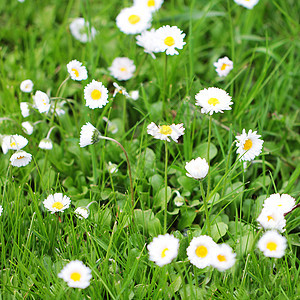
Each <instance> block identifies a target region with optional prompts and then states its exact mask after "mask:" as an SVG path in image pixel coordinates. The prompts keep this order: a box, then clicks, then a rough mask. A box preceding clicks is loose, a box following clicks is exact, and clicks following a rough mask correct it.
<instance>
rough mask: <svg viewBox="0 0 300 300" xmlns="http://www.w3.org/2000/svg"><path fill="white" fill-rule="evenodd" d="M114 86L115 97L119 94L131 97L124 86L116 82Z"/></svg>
mask: <svg viewBox="0 0 300 300" xmlns="http://www.w3.org/2000/svg"><path fill="white" fill-rule="evenodd" d="M113 86H114V87H115V90H114V94H113V97H115V96H116V95H117V94H121V95H124V96H125V97H130V96H129V94H128V93H127V91H126V89H125V88H124V87H122V86H120V85H118V84H117V83H116V82H113Z"/></svg>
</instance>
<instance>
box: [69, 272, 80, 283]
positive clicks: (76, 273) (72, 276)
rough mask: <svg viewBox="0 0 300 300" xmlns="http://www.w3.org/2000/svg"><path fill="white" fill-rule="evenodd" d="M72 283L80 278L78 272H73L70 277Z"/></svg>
mask: <svg viewBox="0 0 300 300" xmlns="http://www.w3.org/2000/svg"><path fill="white" fill-rule="evenodd" d="M70 278H71V279H72V280H73V281H79V280H80V278H81V274H80V273H78V272H73V273H72V274H71V276H70Z"/></svg>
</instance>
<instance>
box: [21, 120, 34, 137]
mask: <svg viewBox="0 0 300 300" xmlns="http://www.w3.org/2000/svg"><path fill="white" fill-rule="evenodd" d="M21 125H22V129H23V131H24V132H25V133H26V134H28V135H31V134H32V133H33V126H32V124H31V122H28V121H27V122H22V124H21Z"/></svg>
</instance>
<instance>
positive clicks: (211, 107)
mask: <svg viewBox="0 0 300 300" xmlns="http://www.w3.org/2000/svg"><path fill="white" fill-rule="evenodd" d="M195 98H196V105H198V106H201V107H202V108H201V113H202V114H210V115H212V114H213V113H218V112H221V113H222V112H223V110H231V107H230V105H231V104H233V102H231V100H232V99H231V97H230V96H229V95H228V93H227V92H226V91H224V90H222V89H219V88H216V87H210V88H208V89H204V90H201V91H200V92H199V93H198V94H197V95H196V96H195Z"/></svg>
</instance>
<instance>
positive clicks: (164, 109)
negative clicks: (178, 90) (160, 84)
mask: <svg viewBox="0 0 300 300" xmlns="http://www.w3.org/2000/svg"><path fill="white" fill-rule="evenodd" d="M167 70H168V55H165V67H164V92H163V115H164V116H165V117H166V116H167V112H166V97H167V73H168V72H167Z"/></svg>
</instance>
